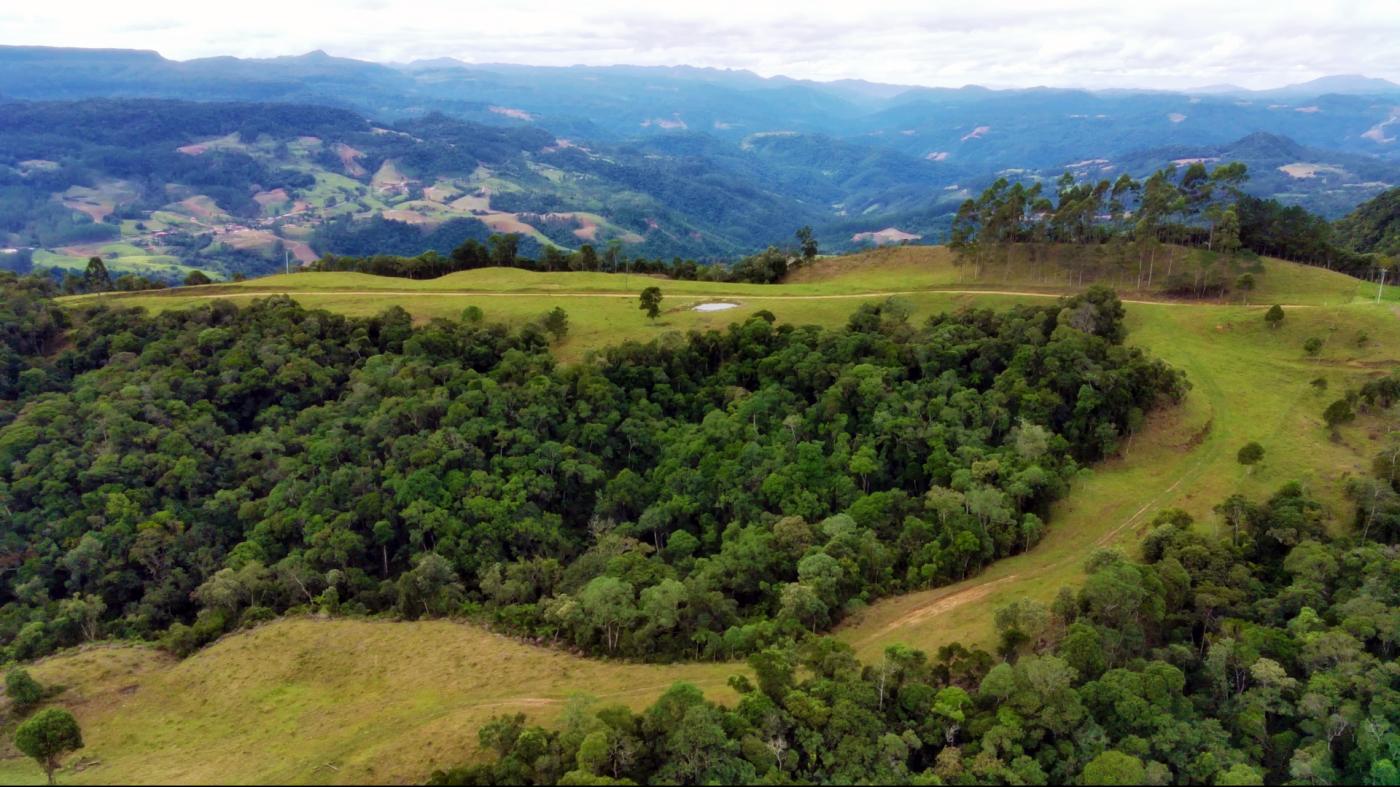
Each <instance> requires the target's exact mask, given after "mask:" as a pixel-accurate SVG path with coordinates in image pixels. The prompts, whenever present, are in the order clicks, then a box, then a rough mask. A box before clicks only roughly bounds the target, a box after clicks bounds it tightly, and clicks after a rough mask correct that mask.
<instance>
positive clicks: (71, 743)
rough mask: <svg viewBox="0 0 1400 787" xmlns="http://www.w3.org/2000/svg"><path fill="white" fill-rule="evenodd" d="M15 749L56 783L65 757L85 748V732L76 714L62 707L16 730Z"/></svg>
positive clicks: (35, 716) (44, 712) (49, 711)
mask: <svg viewBox="0 0 1400 787" xmlns="http://www.w3.org/2000/svg"><path fill="white" fill-rule="evenodd" d="M15 748H17V749H19V750H20V751H21V752H23V753H24V754H25V756H27V757H29V758H30V759H32V760H34V761H35V762H37V763H39V766H40V767H42V768H43V769H44V773H45V774H47V775H48V777H49V784H54V783H55V782H54V777H53V775H54V771H57V770H58V765H59V761H60V760H61V759H62V758H63V755H65V754H67V753H69V752H73V751H77V750H78V749H81V748H83V733H82V731H81V730H79V729H78V721H77V719H74V718H73V714H71V713H69V712H68V711H66V710H64V709H62V708H46V709H45V710H42V711H39V712H38V713H36V714H34V716H33V717H32V718H30V719H29V720H28V721H26V722H25V723H23V724H21V725H19V729H17V730H15Z"/></svg>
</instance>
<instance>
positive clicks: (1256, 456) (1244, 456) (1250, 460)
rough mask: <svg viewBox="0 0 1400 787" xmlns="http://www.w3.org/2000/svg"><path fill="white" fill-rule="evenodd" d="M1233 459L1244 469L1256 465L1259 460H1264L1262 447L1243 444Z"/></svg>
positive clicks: (1255, 444) (1253, 444)
mask: <svg viewBox="0 0 1400 787" xmlns="http://www.w3.org/2000/svg"><path fill="white" fill-rule="evenodd" d="M1235 458H1236V459H1238V460H1239V463H1240V464H1242V465H1244V466H1246V467H1248V466H1250V465H1254V464H1258V463H1259V460H1260V459H1263V458H1264V447H1263V446H1262V445H1259V444H1258V443H1245V445H1244V447H1243V448H1241V449H1240V452H1239V453H1238V454H1236V455H1235Z"/></svg>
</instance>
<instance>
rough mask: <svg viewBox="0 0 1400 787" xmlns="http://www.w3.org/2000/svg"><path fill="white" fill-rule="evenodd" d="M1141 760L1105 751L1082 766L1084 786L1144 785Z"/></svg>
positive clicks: (1144, 776) (1145, 773)
mask: <svg viewBox="0 0 1400 787" xmlns="http://www.w3.org/2000/svg"><path fill="white" fill-rule="evenodd" d="M1146 778H1147V768H1146V767H1145V766H1144V765H1143V764H1142V760H1139V759H1138V758H1136V757H1133V756H1132V755H1129V754H1124V753H1122V752H1118V751H1112V750H1109V751H1106V752H1104V753H1103V754H1100V755H1099V756H1097V757H1095V758H1094V759H1092V760H1090V761H1089V762H1088V763H1086V764H1085V765H1084V776H1083V783H1084V784H1107V785H1119V784H1123V785H1128V784H1146V783H1147V782H1146V781H1145V780H1146Z"/></svg>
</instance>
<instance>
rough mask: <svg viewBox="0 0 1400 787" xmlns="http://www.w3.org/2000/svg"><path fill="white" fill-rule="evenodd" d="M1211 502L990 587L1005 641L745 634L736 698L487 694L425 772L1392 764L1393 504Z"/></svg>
mask: <svg viewBox="0 0 1400 787" xmlns="http://www.w3.org/2000/svg"><path fill="white" fill-rule="evenodd" d="M1396 445H1400V443H1397V444H1396ZM1385 483H1386V484H1387V485H1391V486H1392V487H1393V484H1394V475H1393V474H1392V475H1391V477H1390V478H1389V479H1386V480H1385ZM1392 494H1393V492H1392ZM1219 510H1220V511H1221V512H1222V516H1224V517H1225V519H1226V520H1227V524H1228V525H1230V527H1229V528H1225V529H1216V530H1214V531H1213V532H1215V533H1217V534H1218V535H1205V534H1204V532H1205V531H1203V530H1202V529H1201V528H1199V527H1196V526H1193V523H1192V521H1191V517H1190V516H1188V515H1187V514H1185V513H1184V512H1181V511H1174V510H1168V511H1163V512H1161V513H1160V514H1158V515H1157V517H1156V518H1155V519H1154V520H1153V522H1152V528H1151V530H1150V532H1149V533H1148V535H1147V538H1146V540H1145V542H1144V561H1143V562H1141V563H1135V562H1130V561H1129V560H1127V559H1125V558H1124V556H1123V555H1122V554H1120V553H1117V552H1114V551H1109V550H1100V551H1098V552H1096V553H1094V554H1093V555H1091V556H1089V557H1088V559H1087V560H1086V561H1085V569H1086V573H1087V577H1086V579H1085V582H1084V584H1083V586H1082V587H1080V588H1078V589H1071V588H1063V589H1061V591H1060V594H1059V596H1058V597H1057V598H1056V599H1055V601H1054V603H1053V604H1051V605H1049V606H1047V605H1044V604H1041V603H1039V602H1036V601H1031V600H1018V601H1015V602H1012V603H1011V604H1009V605H1007V606H1005V607H1003V608H1001V609H1000V610H998V611H997V613H996V619H995V624H996V628H997V630H998V632H999V633H1000V643H999V646H998V648H997V650H998V651H999V652H998V654H997V657H993V656H992V655H991V654H989V653H986V652H984V651H982V650H977V649H973V650H968V649H966V648H964V647H962V646H960V645H957V644H953V645H949V646H945V647H942V648H940V649H939V650H938V652H937V653H936V654H927V653H923V652H920V651H916V650H911V649H909V648H905V647H902V646H898V645H896V646H892V647H890V648H888V649H887V650H886V651H885V653H884V655H883V657H882V658H880V659H879V660H878V661H875V662H873V663H868V664H864V665H862V664H860V663H859V662H858V661H857V660H856V658H855V656H854V654H853V652H852V651H851V648H850V646H849V645H847V644H845V643H843V642H839V641H836V640H832V639H825V638H813V639H809V640H807V641H806V642H805V643H802V644H800V645H794V644H792V643H787V644H783V645H779V646H774V647H770V648H765V649H764V650H762V651H760V652H759V653H756V654H754V655H752V656H750V657H749V659H748V663H749V667H750V670H751V672H752V674H753V676H754V679H752V680H751V679H749V678H748V677H743V676H736V677H735V678H733V679H731V686H733V687H734V688H735V689H737V690H738V692H739V700H738V702H737V704H736V705H734V706H733V707H723V706H720V705H717V704H715V703H714V702H712V701H710V700H707V699H706V698H705V697H704V695H703V694H702V693H701V691H700V690H699V689H697V688H696V687H695V686H693V685H689V684H685V683H679V684H676V685H675V686H673V687H672V688H671V689H670V690H669V691H667V692H666V693H665V694H663V695H662V696H661V698H660V699H658V700H657V701H656V702H655V703H654V704H652V705H651V706H650V707H648V708H647V709H645V710H644V711H642V712H640V713H634V712H633V711H632V710H630V709H629V708H627V707H625V706H622V705H607V706H599V705H597V704H596V703H594V702H593V701H591V700H590V699H589V698H588V697H587V696H586V695H581V696H579V697H578V698H576V699H575V700H574V701H573V703H572V704H571V705H570V706H569V707H568V709H567V710H566V712H565V713H564V714H563V716H562V717H561V718H560V719H559V721H558V723H557V724H556V725H554V726H552V727H551V728H548V729H546V728H542V727H537V726H529V725H527V723H526V721H525V717H524V716H523V715H516V716H501V717H498V718H497V719H495V720H494V721H493V722H491V723H490V724H487V725H485V726H484V727H483V728H482V729H481V730H480V741H481V746H482V749H483V750H484V752H485V756H486V757H487V758H488V761H487V762H486V763H482V764H475V765H467V766H462V767H460V768H455V769H451V770H447V771H439V772H437V773H435V774H434V776H433V778H432V780H431V783H432V784H442V785H449V784H556V783H557V784H620V783H632V784H683V783H684V784H710V783H726V784H744V783H750V784H793V783H813V784H859V783H911V784H1112V785H1139V784H1146V785H1153V784H1214V785H1246V784H1395V783H1396V782H1397V781H1400V768H1397V766H1398V765H1400V727H1397V725H1398V724H1400V717H1397V710H1396V709H1397V703H1400V669H1397V666H1396V664H1395V661H1394V658H1395V647H1396V642H1397V639H1400V628H1397V621H1400V587H1397V584H1396V577H1397V576H1400V552H1398V551H1397V548H1396V546H1395V544H1394V541H1395V538H1396V537H1397V536H1400V530H1396V529H1395V528H1394V524H1396V523H1392V526H1391V528H1389V529H1388V530H1386V531H1383V532H1379V533H1378V532H1376V531H1372V533H1371V536H1372V539H1367V538H1355V537H1347V538H1341V539H1336V540H1332V539H1329V538H1328V537H1327V535H1326V530H1325V527H1324V524H1325V517H1324V515H1323V511H1322V507H1321V506H1320V505H1319V504H1318V503H1317V502H1315V501H1314V500H1312V499H1311V498H1310V497H1309V496H1308V495H1307V493H1306V492H1304V491H1303V489H1302V487H1301V486H1299V485H1297V484H1290V485H1288V486H1286V487H1284V488H1283V489H1281V490H1280V491H1279V492H1278V493H1277V494H1276V495H1274V496H1273V497H1272V498H1270V499H1268V500H1267V501H1264V502H1262V503H1261V502H1254V501H1249V500H1245V499H1243V498H1239V497H1233V498H1231V499H1229V500H1226V501H1223V502H1222V503H1221V505H1220V506H1219ZM1373 539H1378V540H1373Z"/></svg>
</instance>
